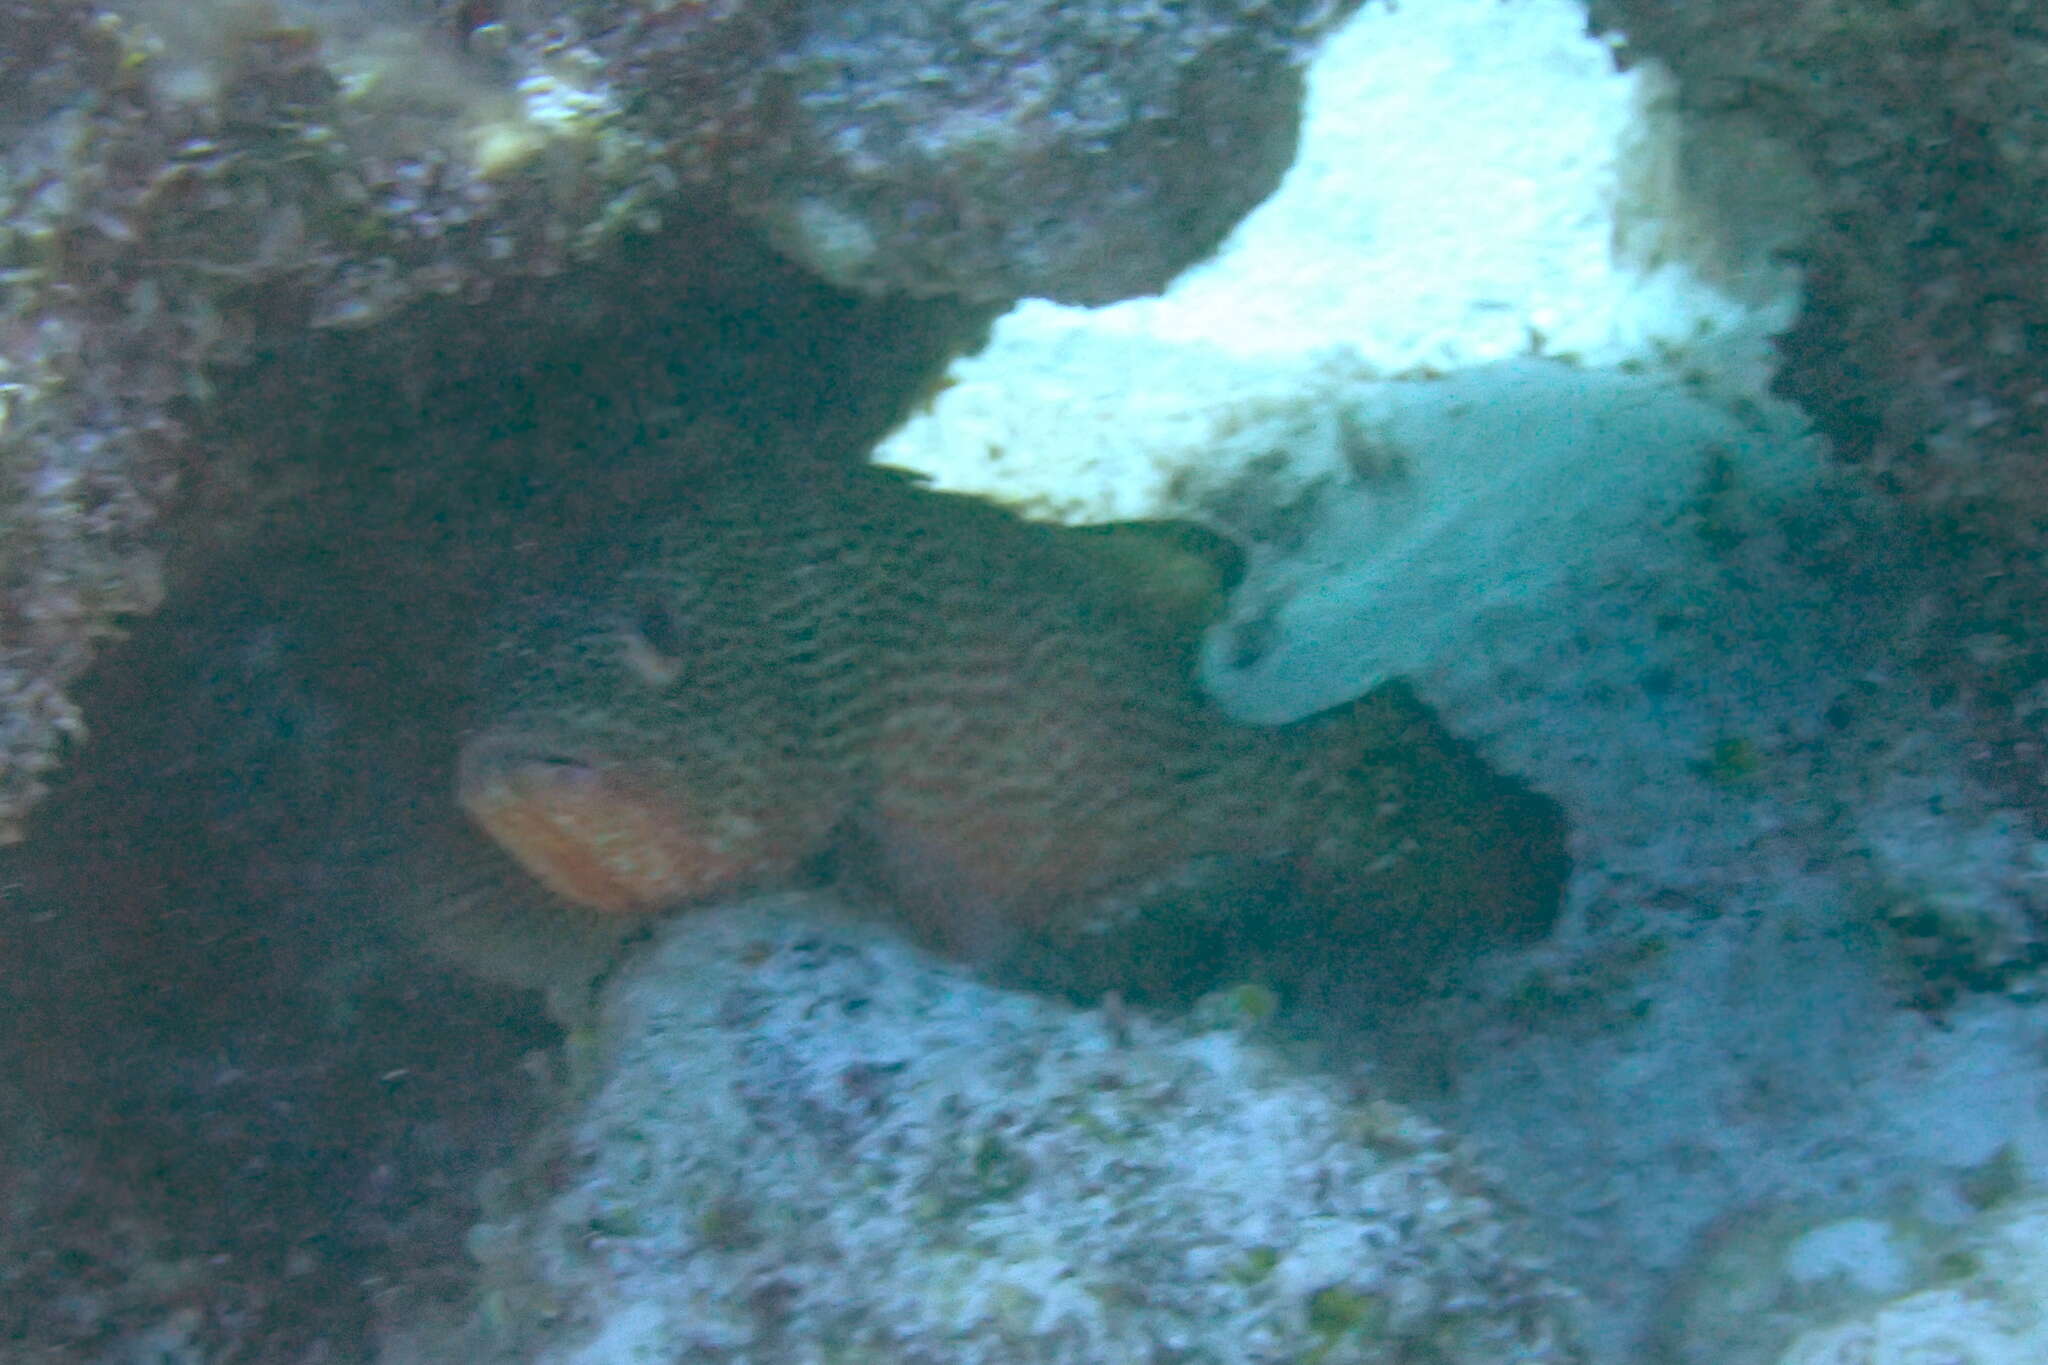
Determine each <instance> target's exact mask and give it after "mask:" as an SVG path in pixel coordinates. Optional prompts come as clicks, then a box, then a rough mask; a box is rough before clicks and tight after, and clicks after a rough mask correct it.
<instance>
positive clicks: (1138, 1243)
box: [387, 898, 1577, 1365]
mask: <svg viewBox="0 0 2048 1365" xmlns="http://www.w3.org/2000/svg"><path fill="white" fill-rule="evenodd" d="M587 1060H588V1064H589V1066H590V1067H591V1072H590V1078H591V1082H592V1089H591V1095H590V1098H589V1101H588V1103H587V1104H586V1105H585V1106H583V1107H581V1108H580V1109H579V1108H575V1107H572V1108H571V1109H570V1110H569V1111H568V1114H567V1117H566V1118H565V1119H564V1121H563V1123H562V1125H561V1128H560V1131H559V1132H557V1133H555V1134H554V1135H552V1136H551V1137H549V1138H547V1139H545V1140H544V1141H543V1142H542V1143H541V1144H540V1145H539V1147H538V1148H537V1149H536V1151H535V1152H534V1153H533V1154H532V1155H531V1158H530V1160H529V1162H528V1164H527V1169H526V1173H525V1176H524V1178H523V1179H522V1180H516V1181H508V1182H506V1183H505V1185H504V1186H503V1188H502V1189H501V1190H500V1192H499V1195H498V1197H497V1203H498V1205H499V1214H498V1216H497V1217H496V1218H495V1219H488V1218H487V1220H486V1221H485V1222H484V1223H482V1224H481V1225H479V1226H478V1228H477V1229H476V1230H475V1232H474V1233H473V1234H472V1237H471V1248H472V1251H473V1252H474V1254H476V1255H477V1256H478V1258H479V1259H480V1260H481V1261H482V1262H483V1265H484V1271H483V1282H484V1285H485V1289H486V1297H485V1302H484V1311H483V1313H482V1315H481V1320H480V1321H479V1322H478V1323H476V1324H474V1325H473V1326H472V1327H471V1328H470V1329H469V1333H470V1335H469V1336H468V1337H466V1338H465V1340H466V1341H468V1342H471V1343H478V1342H490V1341H492V1337H493V1334H494V1333H495V1334H496V1343H495V1344H496V1345H497V1347H498V1348H499V1349H500V1350H501V1351H502V1352H503V1353H504V1355H505V1357H506V1358H510V1359H518V1360H526V1361H536V1362H541V1361H546V1362H569V1361H581V1362H590V1363H591V1365H595V1363H596V1362H600V1361H616V1360H629V1359H639V1358H661V1359H675V1358H687V1359H690V1360H698V1361H704V1362H713V1361H728V1360H729V1361H740V1360H745V1361H749V1362H753V1363H754V1365H767V1363H768V1362H823V1361H828V1360H849V1359H851V1360H900V1361H933V1362H938V1361H944V1362H948V1363H949V1365H973V1363H974V1362H989V1363H990V1365H994V1363H996V1362H1002V1363H1003V1365H1025V1363H1026V1362H1055V1361H1057V1362H1072V1365H1083V1363H1084V1362H1087V1363H1093V1362H1101V1361H1106V1360H1140V1359H1160V1358H1166V1357H1171V1358H1172V1359H1176V1360H1183V1361H1189V1362H1197V1361H1200V1362H1218V1363H1220V1362H1226V1361H1234V1362H1251V1361H1264V1360H1319V1361H1325V1362H1331V1363H1332V1365H1334V1362H1338V1361H1352V1362H1366V1361H1385V1362H1391V1361H1395V1360H1409V1359H1414V1358H1415V1357H1416V1354H1417V1353H1418V1352H1421V1353H1427V1354H1428V1355H1429V1357H1430V1358H1431V1359H1433V1360H1442V1361H1446V1362H1450V1361H1470V1362H1473V1365H1479V1363H1480V1362H1486V1365H1496V1363H1497V1362H1500V1361H1504V1360H1517V1361H1528V1362H1541V1361H1566V1360H1573V1359H1576V1358H1577V1356H1576V1353H1575V1351H1574V1350H1573V1348H1572V1347H1571V1346H1570V1344H1569V1334H1568V1332H1567V1331H1566V1329H1565V1327H1564V1325H1563V1324H1564V1319H1565V1316H1566V1313H1567V1306H1568V1302H1569V1300H1568V1297H1567V1296H1564V1295H1563V1294H1562V1293H1561V1292H1560V1291H1559V1290H1558V1289H1557V1288H1556V1287H1555V1285H1554V1283H1553V1282H1552V1281H1550V1280H1549V1279H1547V1278H1546V1277H1545V1275H1544V1274H1543V1273H1542V1272H1541V1270H1540V1269H1539V1268H1538V1267H1537V1265H1536V1264H1535V1263H1534V1262H1532V1261H1528V1260H1524V1259H1522V1258H1521V1257H1520V1256H1518V1255H1517V1253H1516V1252H1515V1250H1514V1241H1515V1239H1514V1236H1513V1233H1512V1229H1511V1223H1510V1222H1509V1220H1508V1219H1507V1218H1506V1217H1505V1215H1504V1214H1503V1212H1502V1210H1501V1207H1500V1205H1499V1204H1498V1203H1497V1202H1496V1201H1495V1200H1494V1199H1493V1198H1492V1197H1491V1196H1489V1195H1488V1194H1487V1193H1486V1192H1485V1186H1484V1184H1483V1182H1482V1181H1481V1180H1479V1179H1478V1178H1477V1177H1476V1176H1475V1174H1474V1171H1473V1169H1472V1168H1471V1167H1470V1166H1468V1165H1467V1164H1466V1162H1465V1158H1464V1157H1462V1156H1461V1155H1460V1154H1458V1152H1457V1151H1456V1150H1455V1149H1454V1148H1453V1147H1452V1146H1451V1145H1450V1144H1449V1142H1448V1141H1447V1139H1446V1138H1445V1136H1444V1135H1443V1134H1442V1133H1441V1132H1439V1131H1437V1130H1436V1129H1434V1128H1432V1127H1430V1126H1429V1125H1428V1124H1426V1123H1422V1122H1420V1121H1419V1120H1417V1119H1416V1118H1415V1117H1414V1116H1413V1115H1410V1114H1407V1113H1405V1112H1404V1111H1401V1110H1399V1109H1398V1108H1396V1107H1394V1106H1390V1105H1387V1104H1384V1103H1382V1102H1377V1101H1373V1100H1361V1099H1357V1098H1347V1097H1346V1096H1345V1095H1343V1094H1342V1093H1341V1092H1340V1091H1338V1090H1337V1089H1335V1088H1334V1087H1332V1086H1331V1085H1330V1084H1329V1083H1327V1082H1326V1081H1321V1080H1314V1079H1309V1078H1307V1077H1305V1076H1304V1075H1302V1074H1299V1073H1296V1072H1294V1071H1292V1070H1290V1069H1289V1068H1288V1067H1287V1066H1286V1065H1284V1064H1283V1063H1282V1062H1281V1061H1280V1060H1279V1058H1278V1057H1277V1056H1275V1055H1273V1054H1271V1053H1269V1052H1268V1051H1267V1050H1266V1049H1265V1048H1263V1047H1261V1046H1260V1045H1258V1044H1256V1043H1254V1042H1250V1041H1248V1040H1246V1039H1245V1038H1244V1037H1243V1036H1241V1035H1240V1034H1239V1033H1238V1032H1236V1031H1234V1030H1231V1029H1227V1028H1225V1029H1217V1030H1215V1031H1210V1032H1206V1033H1205V1032H1196V1031H1189V1030H1188V1029H1186V1028H1184V1027H1179V1026H1167V1025H1162V1024H1157V1023H1153V1022H1151V1021H1149V1020H1146V1019H1143V1018H1137V1017H1132V1018H1120V1017H1118V1016H1116V1015H1115V1014H1109V1013H1104V1012H1102V1011H1100V1010H1096V1011H1085V1012H1084V1011H1077V1010H1074V1009H1072V1008H1070V1007H1067V1006H1063V1005H1058V1004H1054V1003H1052V1002H1049V1001H1046V1000H1043V999H1039V998H1035V997H1031V996H1026V995H1020V994H1012V993H1006V992H1002V991H998V990H995V989H992V988H990V987H988V986H986V985H983V984H981V983H980V982H978V981H977V980H976V979H975V978H974V977H973V976H971V975H970V974H968V973H966V972H964V971H962V970H960V969H957V968H954V967H950V966H946V965H944V964H941V963H939V962H937V961H935V960H933V959H930V958H928V957H926V956H924V955H922V954H920V953H918V952H916V951H914V950H912V949H910V948H908V947H906V946H905V945H904V944H903V943H902V942H901V941H900V940H899V939H897V938H895V937H894V936H892V935H889V934H887V933H884V932H882V931H879V930H876V929H871V928H866V927H862V926H859V925H855V924H849V923H845V922H842V921H839V920H837V919H836V918H834V917H833V915H832V914H831V913H830V911H829V907H820V906H819V905H817V904H807V903H806V902H804V901H802V900H801V899H797V898H779V899H773V900H769V901H765V902H756V903H753V904H749V905H744V906H739V907H734V908H729V909H722V910H714V911H706V912H703V913H700V914H694V915H689V916H685V917H682V918H680V919H676V920H674V921H672V922H670V923H668V924H667V925H665V926H663V927H662V928H661V929H660V930H658V931H657V935H656V939H655V941H654V942H653V943H652V944H650V945H647V948H646V951H645V952H644V954H642V955H641V956H639V957H638V958H636V959H635V960H634V961H633V962H632V963H631V964H630V965H629V966H627V967H626V968H625V969H624V970H623V971H622V973H621V974H620V976H619V977H618V978H617V980H616V981H615V982H614V983H613V984H612V985H611V986H610V987H609V988H608V993H607V1005H606V1010H605V1014H604V1022H603V1024H602V1026H601V1028H600V1029H599V1032H598V1037H597V1039H596V1040H595V1041H594V1043H593V1044H592V1048H591V1051H590V1052H589V1054H588V1058H587ZM407 1349H417V1350H420V1351H422V1353H423V1355H427V1356H431V1355H432V1354H433V1349H434V1348H429V1347H426V1346H424V1345H423V1344H421V1343H417V1342H416V1343H414V1344H413V1346H412V1347H411V1348H408V1347H406V1346H404V1345H399V1346H395V1347H394V1349H393V1351H392V1352H391V1353H389V1354H388V1355H387V1359H391V1360H399V1359H408V1358H410V1357H409V1356H408V1355H407V1354H405V1352H406V1350H407ZM439 1349H440V1350H442V1351H444V1352H445V1351H446V1350H448V1349H450V1348H449V1347H448V1346H447V1345H446V1343H443V1344H442V1345H441V1347H440V1348H439ZM482 1350H483V1347H482V1346H481V1345H474V1344H472V1345H469V1346H467V1348H466V1349H464V1350H463V1351H461V1352H460V1354H463V1355H464V1358H469V1359H482V1358H485V1356H484V1355H483V1354H481V1353H480V1352H482ZM441 1358H446V1355H445V1354H444V1355H442V1357H441Z"/></svg>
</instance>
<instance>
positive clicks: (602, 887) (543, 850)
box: [455, 733, 751, 914]
mask: <svg viewBox="0 0 2048 1365" xmlns="http://www.w3.org/2000/svg"><path fill="white" fill-rule="evenodd" d="M663 776H664V774H663V773H662V772H661V771H660V770H659V769H658V768H656V767H655V766H654V765H652V764H645V763H634V762H630V761H622V760H618V759H614V758H608V757H602V756H598V755H594V754H591V753H587V752H580V751H579V750H578V749H577V748H576V747H575V746H573V745H555V744H551V743H548V742H546V741H544V740H537V739H536V738H535V737H534V736H532V735H530V734H504V733H489V734H484V735H479V736H476V737H475V738H473V739H471V740H470V741H469V742H468V743H467V744H465V745H464V746H463V748H462V754H461V757H460V758H459V759H458V761H457V763H456V779H455V792H456V799H457V801H458V802H459V803H460V804H461V806H462V809H463V811H464V812H465V813H466V814H467V815H468V816H469V818H470V819H471V820H472V821H474V822H475V824H476V825H477V827H478V828H480V829H481V830H483V832H484V833H485V834H487V835H489V836H490V837H491V838H492V839H493V840H494V841H496V843H497V844H498V846H499V847H501V848H503V849H504V850H505V851H506V852H507V853H509V854H510V855H512V857H513V858H514V860H516V861H517V862H518V863H519V864H520V865H521V866H522V867H524V868H525V869H526V870H527V871H528V872H530V873H531V874H532V875H533V876H534V877H536V878H537V879H539V880H540V881H541V882H542V883H543V884H545V885H546V886H547V887H548V888H549V889H550V890H552V891H554V892H555V893H556V894H557V895H559V896H562V897H564V898H565V899H567V900H569V901H571V902H573V903H575V904H577V905H581V906H585V907H588V908H590V909H593V910H601V911H606V912H609V913H613V914H647V913H651V912H653V911H657V910H665V909H668V908H670V907H672V906H675V905H679V904H682V903H684V902H687V901H693V900H701V899H703V898H705V897H707V896H709V895H712V894H713V893H715V892H717V891H720V890H723V889H725V888H727V887H729V886H731V885H732V884H734V883H736V882H738V881H740V880H742V879H743V878H744V877H745V875H746V874H747V873H748V871H749V869H750V862H751V859H750V858H749V856H748V851H747V850H745V849H743V848H740V847H735V846H734V841H733V840H732V839H730V838H726V839H721V838H718V837H716V835H715V834H714V833H713V831H711V830H710V829H709V828H707V826H706V824H705V822H704V820H703V819H702V818H701V817H700V816H699V815H698V813H697V812H695V811H694V810H693V809H692V808H691V804H690V803H689V802H688V801H687V800H686V799H685V798H684V797H683V795H682V794H681V793H679V792H678V791H676V790H675V784H674V783H673V781H672V780H670V781H664V780H662V779H663Z"/></svg>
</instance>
